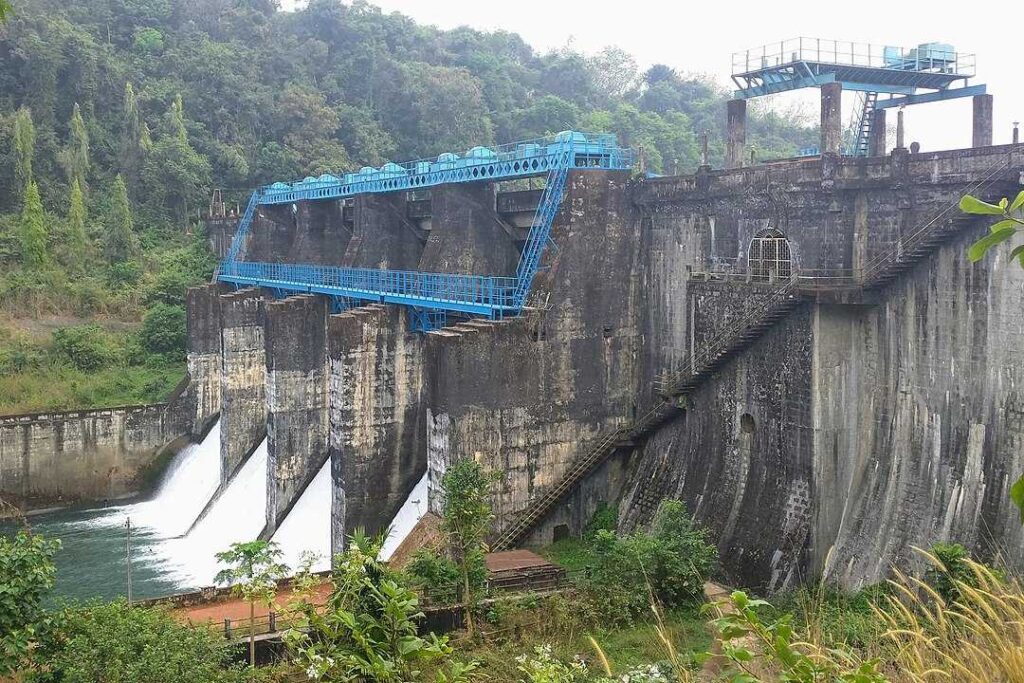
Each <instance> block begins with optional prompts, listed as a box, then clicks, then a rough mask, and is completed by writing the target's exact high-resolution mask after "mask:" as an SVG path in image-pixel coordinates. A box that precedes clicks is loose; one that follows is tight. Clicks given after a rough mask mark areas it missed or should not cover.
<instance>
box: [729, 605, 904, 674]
mask: <svg viewBox="0 0 1024 683" xmlns="http://www.w3.org/2000/svg"><path fill="white" fill-rule="evenodd" d="M729 603H730V604H729V606H728V608H727V610H726V613H725V614H724V615H723V616H722V617H720V618H718V619H716V620H715V622H714V624H715V629H716V631H717V634H718V639H719V641H720V643H721V650H722V657H723V659H724V660H725V670H724V671H723V672H722V674H721V677H720V680H723V681H730V682H731V683H758V682H759V681H764V680H766V679H765V678H763V677H761V676H758V675H756V674H754V673H753V672H754V671H757V670H759V669H761V668H768V669H771V668H775V669H777V670H778V674H777V675H775V676H773V677H772V678H771V679H768V680H774V681H780V682H783V681H784V682H786V683H818V682H819V681H829V682H834V683H885V682H886V680H887V679H886V678H885V677H884V676H883V675H882V673H881V672H880V671H879V662H878V661H877V660H862V659H861V658H860V657H858V656H857V655H856V654H855V653H853V652H849V651H845V650H841V649H826V650H822V649H820V648H816V647H814V646H811V645H809V644H807V643H801V642H799V638H797V637H796V636H795V632H794V629H793V626H792V617H791V615H785V616H782V617H780V618H778V619H770V620H763V619H762V617H761V616H760V615H759V614H758V612H759V610H760V611H765V610H766V608H770V605H769V604H768V603H767V602H765V601H764V600H753V599H751V598H749V597H747V595H746V593H743V592H742V591H735V592H733V593H732V595H731V596H730V600H729ZM759 665H760V666H759Z"/></svg>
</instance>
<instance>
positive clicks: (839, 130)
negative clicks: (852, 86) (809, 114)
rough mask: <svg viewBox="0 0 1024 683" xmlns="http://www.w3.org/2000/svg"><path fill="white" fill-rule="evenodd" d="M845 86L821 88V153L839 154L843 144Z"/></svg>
mask: <svg viewBox="0 0 1024 683" xmlns="http://www.w3.org/2000/svg"><path fill="white" fill-rule="evenodd" d="M842 99H843V84H842V83H825V84H823V85H822V86H821V153H822V154H839V153H840V152H842V144H843V105H842Z"/></svg>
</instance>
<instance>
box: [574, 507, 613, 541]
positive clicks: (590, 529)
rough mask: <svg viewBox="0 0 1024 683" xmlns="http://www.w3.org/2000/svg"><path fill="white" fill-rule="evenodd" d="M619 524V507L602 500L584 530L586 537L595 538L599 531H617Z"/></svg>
mask: <svg viewBox="0 0 1024 683" xmlns="http://www.w3.org/2000/svg"><path fill="white" fill-rule="evenodd" d="M618 526H619V509H618V508H617V507H615V506H613V505H609V504H608V503H605V502H602V503H601V504H600V505H598V506H597V509H596V510H594V514H593V516H592V517H591V518H590V521H589V522H587V527H586V529H584V530H583V536H584V538H593V536H594V534H596V533H597V532H598V531H615V529H617V528H618Z"/></svg>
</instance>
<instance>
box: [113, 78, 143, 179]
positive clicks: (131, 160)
mask: <svg viewBox="0 0 1024 683" xmlns="http://www.w3.org/2000/svg"><path fill="white" fill-rule="evenodd" d="M150 145H151V142H150V139H149V129H148V128H147V126H146V122H145V121H143V119H142V114H141V112H139V100H138V97H137V96H136V95H135V88H134V87H133V86H132V84H131V81H128V82H127V83H125V84H124V111H123V113H122V118H121V149H120V152H119V154H118V157H119V158H118V162H119V166H120V169H121V175H122V177H124V178H127V179H128V180H127V181H126V182H127V184H128V186H129V187H130V188H131V190H132V196H136V191H137V188H138V187H139V177H140V175H141V174H142V165H143V163H144V162H145V159H146V152H147V151H148V149H149V147H150Z"/></svg>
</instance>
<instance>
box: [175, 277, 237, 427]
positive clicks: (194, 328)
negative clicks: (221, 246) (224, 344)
mask: <svg viewBox="0 0 1024 683" xmlns="http://www.w3.org/2000/svg"><path fill="white" fill-rule="evenodd" d="M226 291H227V287H226V286H225V285H222V284H219V283H218V284H209V285H202V286H200V287H192V288H190V289H189V290H188V293H187V294H186V296H185V309H186V311H187V315H186V323H185V324H186V329H187V335H188V337H187V338H188V343H187V344H188V346H187V354H186V362H187V367H188V389H187V392H188V393H189V396H188V401H189V413H190V416H189V419H190V423H191V424H190V425H189V427H188V429H189V432H190V434H191V435H192V436H193V437H195V436H199V435H200V434H202V433H204V432H205V431H206V428H207V427H208V426H209V424H210V422H211V421H212V418H213V417H214V416H215V415H216V414H217V413H219V412H220V381H221V380H220V301H219V297H220V295H221V294H223V293H224V292H226Z"/></svg>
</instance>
